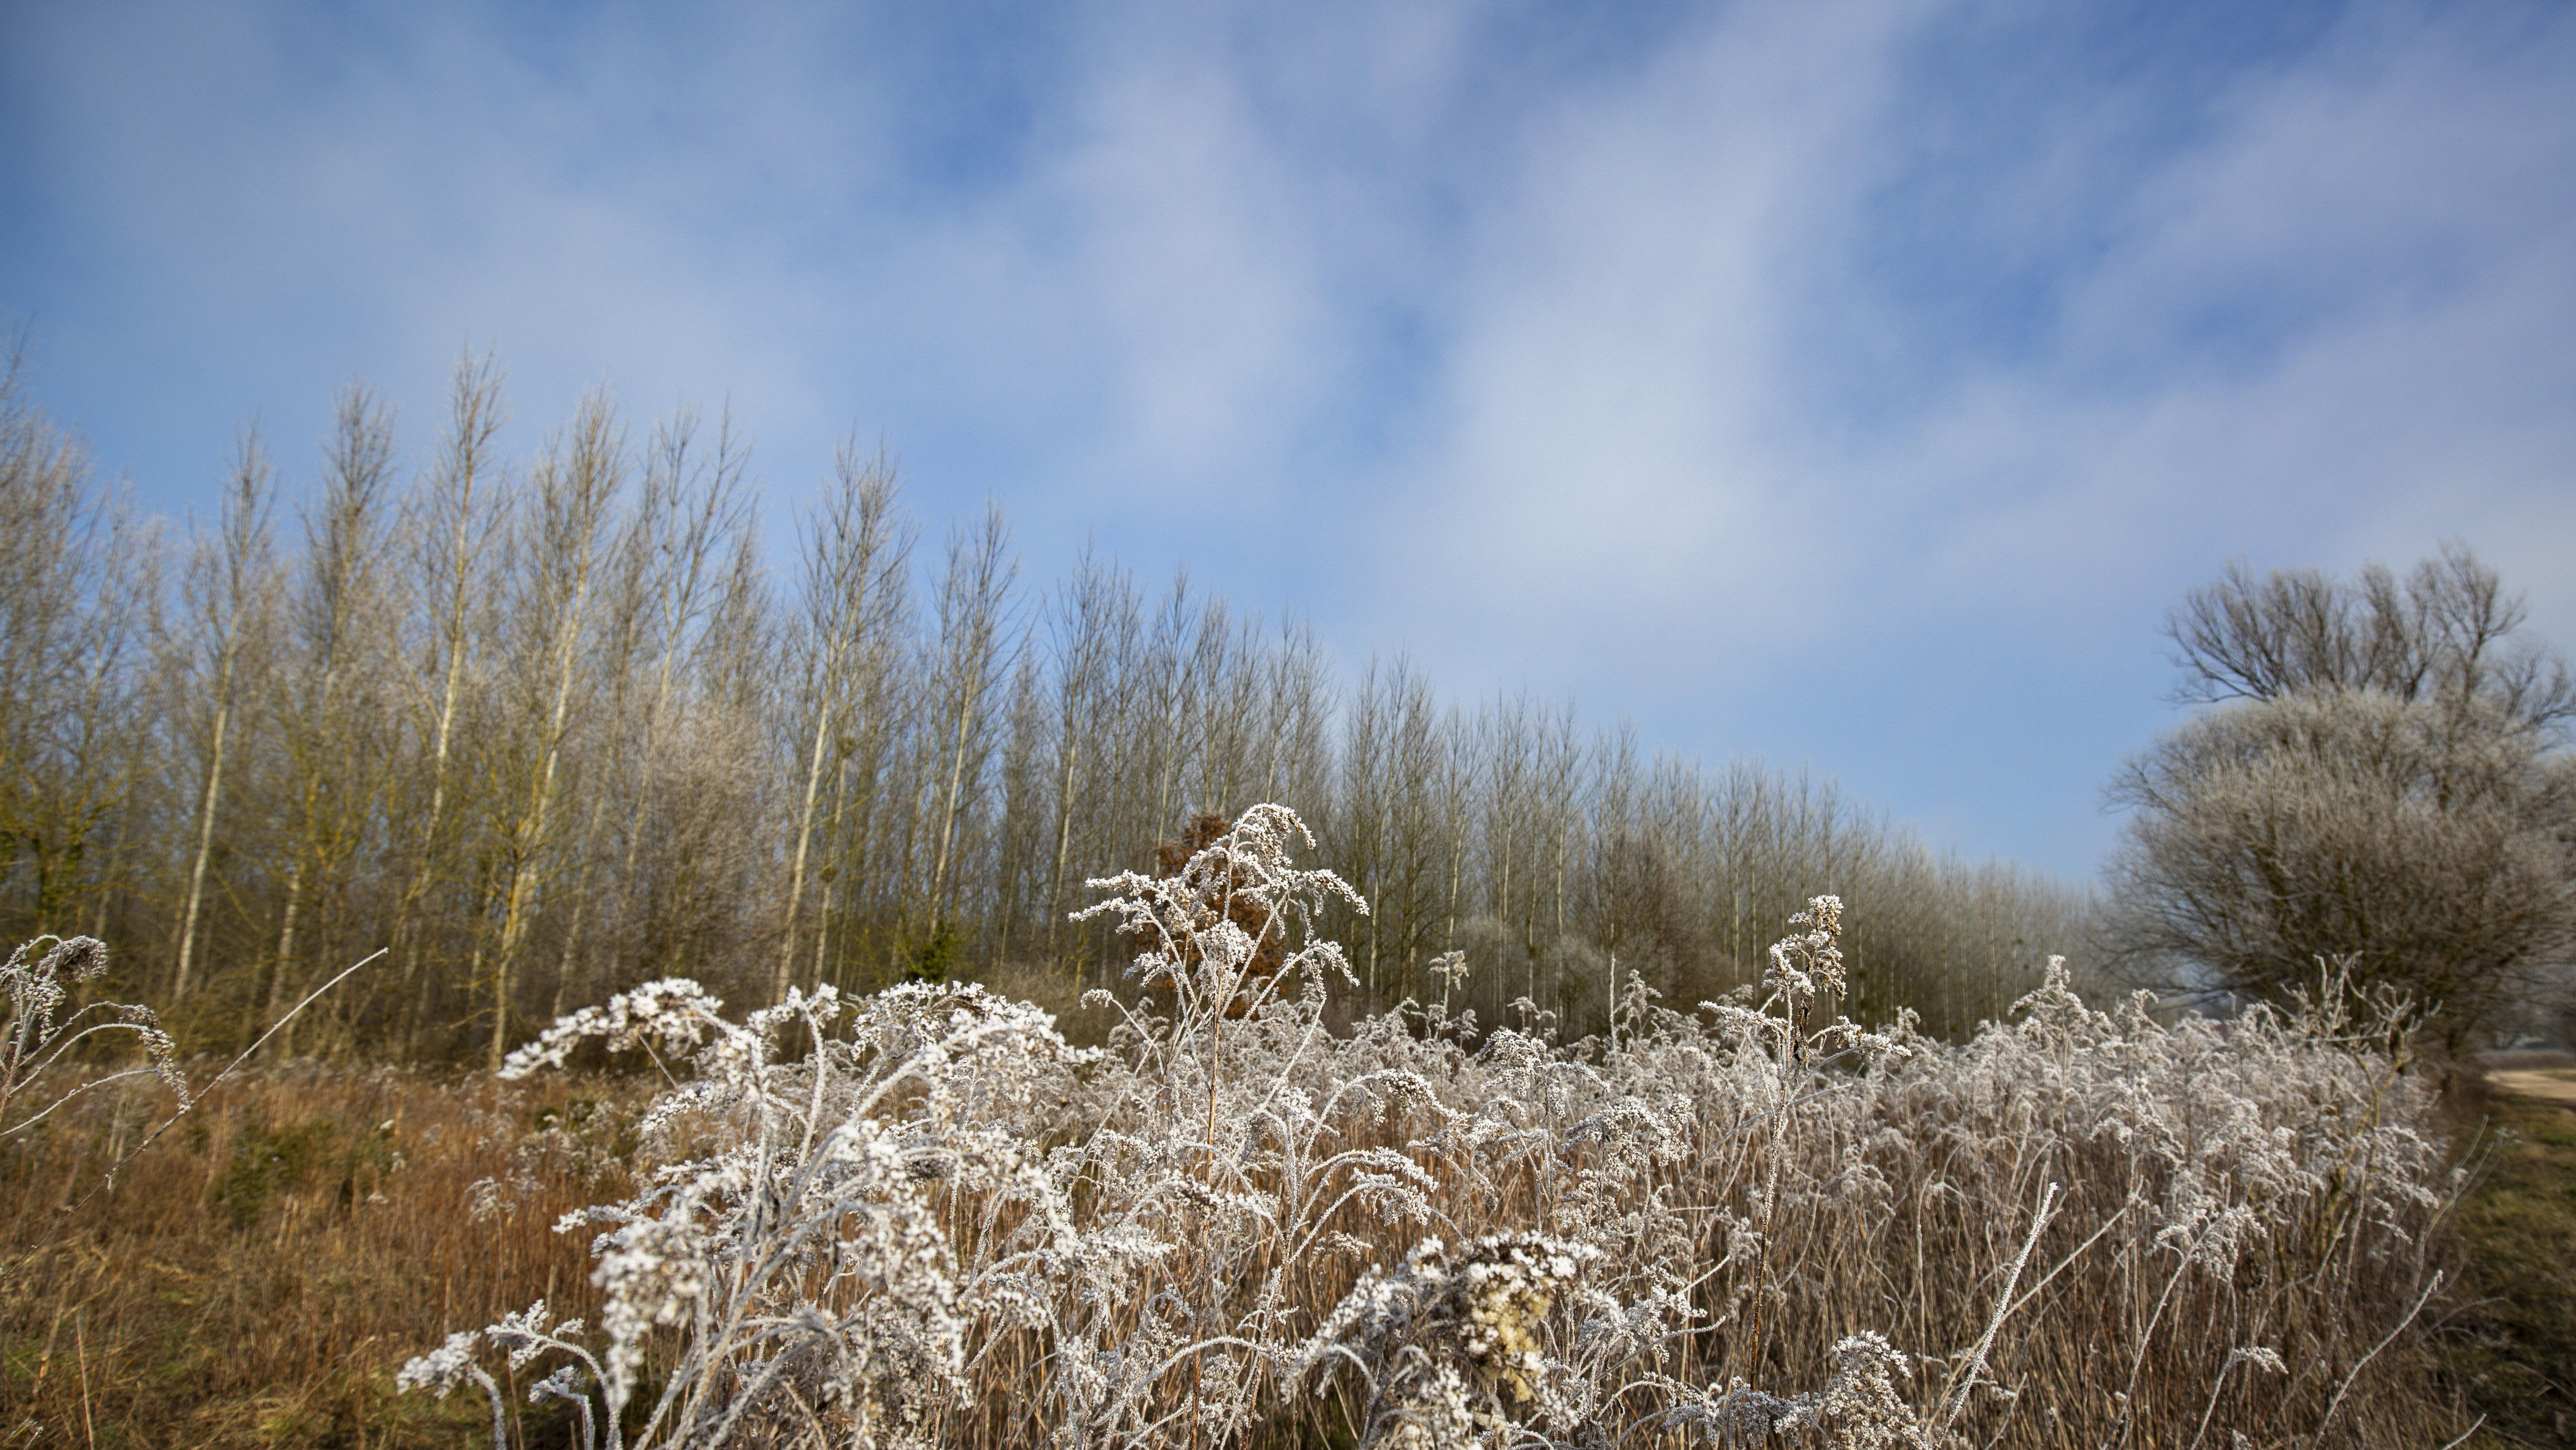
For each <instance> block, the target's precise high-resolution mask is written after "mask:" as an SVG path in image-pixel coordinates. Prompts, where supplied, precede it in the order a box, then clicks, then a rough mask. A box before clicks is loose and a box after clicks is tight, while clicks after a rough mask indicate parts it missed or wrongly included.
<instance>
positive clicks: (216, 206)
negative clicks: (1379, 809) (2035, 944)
mask: <svg viewBox="0 0 2576 1450" xmlns="http://www.w3.org/2000/svg"><path fill="white" fill-rule="evenodd" d="M2571 97H2576V10H2571V9H2570V8H2569V7H2567V6H2564V5H2559V4H2535V5H2518V4H2513V3H2504V0H2499V3H2493V4H2481V5H2476V6H2461V7H2444V8H2425V7H2418V6H2409V5H2351V6H2344V5H2303V4H2272V5H2260V6H2248V5H2243V4H2236V3H2228V4H2205V5H2202V4H2188V3H2164V4H2156V5H2139V6H2136V7H2118V6H2110V5H2094V6H2064V5H2059V6H2049V5H2040V4H2029V3H2010V0H1998V3H1975V0H1965V3H1942V0H1901V3H1887V4H1876V5H1850V6H1846V5H1835V4H1827V3H1813V4H1797V5H1789V4H1778V5H1742V6H1726V5H1697V6H1661V7H1659V6H1653V5H1642V4H1641V5H1616V6H1611V5H1597V4H1595V5H1575V4H1565V5H1554V6H1549V5H1536V4H1519V5H1514V4H1474V3H1430V4H1419V5H1409V6H1398V5H1374V6H1350V7H1340V6H1330V5H1311V6H1241V7H1234V6H1228V5H1226V4H1222V3H1215V0H1202V3H1194V4H1185V5H1170V6H1159V5H1145V4H1139V5H1125V6H1115V7H1111V6H1101V7H1085V6H1079V5H1074V6H1059V7H1044V6H1038V5H1013V6H991V7H979V6H974V5H967V4H958V5H939V6H918V5H915V6H892V5H889V6H882V7H866V6H759V5H736V6H727V7H701V8H692V9H683V8H681V7H675V6H673V7H665V6H650V5H631V4H630V5H617V6H607V5H601V6H578V5H576V6H555V7H546V6H536V5H528V4H492V5H475V4H452V5H436V6H426V5H341V4H295V3H284V0H280V3H270V4H221V3H202V0H199V3H136V4H117V3H99V4H86V5H70V6H65V5H40V4H33V3H5V4H0V185H5V187H6V190H7V195H8V197H9V199H10V200H9V204H8V205H7V206H6V207H5V208H0V315H5V316H8V317H12V318H16V319H22V320H25V321H27V322H28V323H29V324H30V325H31V328H32V332H33V335H34V340H35V346H36V352H35V358H34V362H35V374H34V386H35V392H36V394H37V395H38V397H39V398H40V399H41V400H42V401H43V402H45V403H46V404H47V405H48V406H49V407H50V408H51V409H53V410H54V411H55V412H56V413H57V414H58V415H59V416H60V417H61V418H62V419H64V420H65V421H67V422H69V423H71V424H73V425H74V426H76V427H78V428H79V429H80V430H81V431H82V432H83V433H85V434H86V436H87V437H88V439H89V440H90V443H91V445H92V447H93V450H94V451H95V453H96V455H97V456H98V458H99V460H100V461H101V463H102V464H103V465H104V466H105V467H107V468H108V469H109V470H111V471H114V472H122V473H126V474H129V475H130V476H131V477H132V479H133V480H134V482H135V485H136V488H137V489H138V491H139V493H140V494H141V495H142V496H143V497H144V498H145V499H146V500H147V501H149V502H151V503H152V504H153V505H155V506H156V507H160V508H163V509H166V510H168V511H170V512H172V513H173V514H181V515H184V514H186V513H188V512H190V511H192V510H195V511H203V510H204V509H206V508H207V507H209V506H210V500H211V497H212V488H213V484H214V481H215V479H216V477H217V475H218V473H219V471H220V468H221V465H222V460H223V457H224V455H225V453H226V450H227V449H228V448H229V447H230V446H231V444H232V440H233V439H234V437H235V436H236V434H237V433H238V431H239V429H240V428H241V426H242V424H243V423H244V421H245V420H246V419H248V418H249V417H251V416H252V415H253V414H254V412H256V413H257V414H258V415H259V416H260V417H261V418H262V420H263V422H264V426H265V428H266V431H267V434H268V437H269V438H270V440H271V441H272V443H273V444H274V445H275V446H276V447H277V448H278V449H279V450H280V451H281V453H283V454H284V455H285V456H286V457H287V459H288V460H289V461H290V462H291V463H292V464H293V465H294V467H295V468H296V469H297V470H299V472H301V473H302V474H305V475H308V476H309V473H310V471H311V467H312V459H313V456H314V453H315V448H314V446H313V445H314V443H315V442H316V441H318V439H319V437H320V434H321V432H322V429H323V427H324V424H325V422H326V420H327V416H328V410H329V407H330V405H331V401H332V398H333V395H334V393H335V391H336V390H337V389H338V388H339V387H340V385H342V384H343V383H344V382H347V381H349V380H351V379H357V378H363V379H366V380H368V381H369V382H371V383H373V384H375V385H376V386H378V387H380V388H382V389H383V390H384V391H385V393H386V394H387V395H388V396H389V397H390V398H391V399H393V400H394V401H395V402H396V404H397V405H398V406H399V408H400V409H401V413H402V416H403V418H404V420H405V423H406V440H407V442H408V444H409V445H410V448H411V455H412V457H413V458H414V459H415V460H418V459H421V458H425V457H426V456H427V452H428V448H429V444H430V441H431V435H432V432H433V431H434V429H435V426H436V422H437V419H438V413H439V399H440V394H441V391H442V388H443V385H444V379H445V375H446V373H447V371H448V369H449V367H450V366H451V364H452V363H453V361H454V360H455V358H456V356H457V355H458V353H459V351H460V349H462V348H465V347H468V346H470V347H473V348H476V349H482V348H487V347H488V348H490V349H492V350H493V351H494V352H495V353H496V354H497V356H498V358H499V360H500V362H501V364H502V366H503V368H504V369H505V370H506V372H507V374H508V376H509V379H510V399H511V402H512V406H513V410H514V414H515V417H516V419H517V420H518V421H517V423H516V424H515V425H514V427H515V434H516V442H517V444H518V446H519V447H521V448H523V449H524V448H531V447H533V446H534V445H535V444H536V443H537V442H538V441H539V440H540V439H541V438H542V436H543V434H544V432H545V431H546V429H548V428H550V427H552V426H554V425H555V424H557V423H559V422H561V421H562V420H563V419H565V418H566V417H567V416H568V415H569V412H570V410H571V408H572V405H573V403H574V401H575V400H576V399H577V397H578V396H579V394H580V393H581V392H582V390H583V389H585V388H586V387H588V386H591V385H593V384H596V383H601V382H605V383H607V384H608V385H609V386H610V387H612V388H613V389H614V390H615V392H616V394H617V395H618V396H619V397H620V399H621V400H623V401H624V403H625V404H626V405H627V406H628V407H629V408H630V409H631V410H633V411H634V412H636V413H637V414H639V415H642V414H650V413H654V412H658V411H660V410H662V409H664V408H666V407H668V406H669V405H671V404H672V403H673V402H675V401H679V400H683V399H685V400H689V401H693V402H695V403H698V404H700V405H702V406H705V407H708V408H713V407H717V406H721V405H724V404H726V403H727V402H728V401H729V402H730V405H731V406H732V408H733V410H734V413H735V416H736V418H737V419H738V420H739V421H740V422H741V423H742V424H743V425H744V426H746V427H747V428H748V430H749V431H750V432H751V434H752V435H753V437H754V439H755V440H756V443H757V446H758V453H757V459H756V462H757V467H756V472H757V474H758V476H759V478H760V480H761V482H762V484H763V487H764V490H765V494H766V497H767V499H768V507H769V512H770V517H771V519H772V522H773V526H774V529H775V532H776V534H777V537H778V538H779V540H780V542H781V544H782V546H783V545H784V543H785V542H786V540H787V538H788V536H789V523H790V519H791V517H792V510H793V509H794V507H795V506H796V505H797V504H798V503H799V502H800V501H801V500H803V499H804V498H806V497H807V496H809V495H810V493H811V492H812V491H813V490H814V488H815V487H816V486H817V484H818V482H819V480H820V479H821V478H822V477H823V475H824V472H825V469H826V467H827V465H828V462H829V458H830V454H831V450H832V448H833V446H834V444H835V443H836V442H838V441H839V440H841V439H842V438H844V437H847V436H850V435H851V434H853V433H855V434H856V435H858V436H859V437H861V438H863V439H870V440H874V439H880V438H881V439H883V440H884V442H885V443H886V445H887V446H888V447H889V448H890V449H891V450H892V451H893V452H894V453H895V454H897V455H898V456H899V457H900V458H901V460H902V462H903V465H904V468H905V471H906V474H907V476H908V478H909V480H910V486H911V489H912V499H913V502H914V505H915V508H916V510H917V512H918V513H920V514H921V515H922V516H923V517H924V518H925V519H926V520H928V521H930V522H932V523H933V524H934V525H936V524H938V523H940V522H943V521H945V520H948V519H951V518H957V517H963V516H965V515H967V514H969V513H970V512H972V511H974V510H975V509H976V508H977V507H978V506H979V505H980V503H981V501H982V500H983V499H984V498H985V497H987V496H990V497H993V498H997V499H999V500H1000V501H1001V502H1002V504H1003V505H1004V507H1005V509H1006V510H1007V511H1008V513H1009V515H1010V517H1011V519H1012V520H1013V522H1014V525H1015V528H1016V532H1017V537H1018V540H1019V542H1020V545H1021V547H1022V549H1023V552H1024V555H1025V557H1026V561H1027V567H1028V569H1029V572H1030V576H1031V577H1033V578H1037V579H1044V578H1047V577H1050V576H1052V575H1053V574H1054V573H1056V572H1057V571H1058V570H1059V569H1060V568H1061V567H1062V565H1063V564H1064V563H1065V561H1066V560H1068V559H1069V558H1070V557H1071V556H1072V554H1073V553H1074V552H1075V551H1076V550H1077V549H1078V548H1079V547H1080V545H1081V544H1082V542H1083V540H1084V539H1085V538H1086V537H1089V538H1096V539H1097V540H1098V541H1099V542H1100V544H1102V545H1103V546H1104V547H1106V548H1107V549H1109V550H1110V551H1112V552H1114V553H1116V554H1118V555H1120V556H1121V557H1123V558H1125V559H1126V560H1127V561H1128V562H1130V563H1131V564H1132V565H1134V566H1135V567H1136V568H1137V570H1138V572H1139V573H1140V574H1141V575H1143V576H1144V577H1146V578H1147V579H1149V580H1150V579H1153V578H1156V577H1159V576H1162V575H1164V574H1165V573H1166V572H1167V571H1169V570H1170V569H1171V568H1173V567H1174V566H1175V565H1178V564H1182V563H1186V564H1187V565H1188V566H1189V568H1190V569H1191V571H1192V574H1193V577H1194V578H1195V579H1196V580H1197V581H1198V582H1199V583H1201V584H1203V585H1205V586H1207V587H1209V588H1211V589H1213V590H1216V591H1218V592H1221V593H1223V594H1225V595H1227V596H1229V597H1230V598H1231V599H1232V600H1233V601H1234V602H1235V603H1236V604H1237V605H1238V606H1241V607H1245V608H1250V609H1260V610H1265V611H1270V612H1273V613H1276V612H1277V611H1279V610H1281V609H1287V610H1293V611H1295V612H1296V613H1298V614H1301V615H1303V616H1305V617H1307V618H1309V619H1311V620H1312V621H1313V622H1314V623H1315V624H1316V625H1317V627H1318V628H1319V629H1320V631H1321V632H1322V634H1323V635H1324V637H1325V639H1326V640H1327V641H1328V642H1329V644H1330V645H1331V647H1332V648H1333V650H1334V651H1335V653H1336V654H1337V655H1338V656H1340V657H1341V658H1342V659H1343V660H1345V661H1346V662H1348V663H1351V664H1353V665H1357V664H1359V663H1360V662H1363V661H1365V660H1366V658H1367V657H1368V656H1369V655H1370V653H1371V652H1373V651H1377V652H1389V653H1391V652H1393V651H1396V650H1399V649H1409V650H1410V651H1411V652H1412V654H1413V656H1414V657H1415V659H1416V660H1417V661H1419V662H1420V663H1421V664H1423V665H1424V666H1425V667H1426V668H1427V669H1428V670H1429V672H1430V673H1431V674H1432V675H1433V677H1434V678H1435V679H1437V680H1438V681H1440V682H1441V684H1442V685H1443V686H1444V688H1446V689H1447V690H1448V691H1449V692H1450V693H1452V694H1453V695H1456V696H1460V697H1474V696H1478V695H1482V694H1485V693H1488V692H1490V691H1493V690H1495V689H1498V688H1507V689H1517V688H1522V687H1527V688H1529V689H1532V690H1535V691H1537V692H1539V693H1540V694H1542V695H1548V696H1555V695H1561V694H1571V695H1572V696H1573V697H1575V698H1576V699H1577V700H1579V701H1580V703H1581V706H1582V708H1583V710H1584V712H1585V713H1586V714H1587V715H1588V716H1589V717H1591V718H1594V719H1610V718H1616V717H1621V716H1626V717H1630V718H1633V719H1634V720H1636V721H1637V723H1638V725H1639V727H1640V732H1641V735H1642V737H1643V738H1644V739H1645V740H1646V741H1648V742H1651V743H1653V744H1655V745H1658V746H1660V747H1662V748H1664V749H1667V750H1672V751H1676V752H1679V753H1682V754H1687V755H1697V756H1700V757H1702V758H1704V759H1707V760H1710V761H1712V762H1714V761H1717V760H1722V759H1724V758H1727V757H1729V756H1733V755H1746V756H1751V757H1755V758H1759V759H1762V760H1766V761H1769V762H1772V763H1775V764H1779V765H1784V766H1789V767H1798V766H1809V767H1812V768H1814V769H1817V770H1819V771H1822V772H1826V773H1830V774H1832V775H1835V776H1838V777H1839V778H1841V779H1842V780H1843V782H1844V783H1845V784H1846V785H1847V786H1848V787H1849V788H1850V789H1852V790H1853V791H1854V792H1855V793H1857V794H1859V795H1861V796H1863V797H1864V798H1867V799H1870V800H1872V801H1875V802H1878V803H1880V804H1882V805H1884V806H1885V807H1886V808H1887V809H1888V810H1890V811H1891V812H1892V813H1893V814H1894V815H1895V816H1897V817H1898V818H1899V819H1901V820H1904V821H1907V822H1910V823H1912V824H1914V825H1916V826H1918V827H1919V828H1921V829H1922V830H1923V832H1924V833H1925V834H1926V835H1927V836H1928V837H1929V838H1931V839H1932V840H1934V841H1936V842H1938V843H1941V844H1944V845H1948V846H1955V847H1956V848H1958V849H1959V850H1961V851H1963V852H1965V853H1967V854H1970V855H1983V854H1986V853H1989V852H2001V853H2005V854H2009V855H2013V856H2017V857H2019V858H2021V859H2023V860H2025V861H2028V862H2030V863H2032V864H2034V865H2039V866H2042V867H2046V868H2048V869H2052V870H2056V871H2060V872H2063V873H2066V874H2068V875H2081V874H2083V873H2085V872H2088V871H2089V870H2090V869H2091V868H2092V866H2093V865H2094V863H2095V862H2096V861H2097V859H2098V858H2099V856H2100V855H2101V853H2102V851H2103V850H2104V849H2105V848H2106V847H2107V846H2108V845H2109V843H2110V842H2111V840H2112V837H2113V834H2114V831H2115V829H2116V822H2115V821H2114V820H2113V819H2112V818H2110V817H2108V816H2106V815H2105V814H2104V813H2103V812H2102V809H2101V806H2100V794H2099V792H2100V787H2101V784H2102V782H2103V781H2104V779H2106V778H2107V776H2108V775H2109V774H2110V772H2111V770H2112V769H2113V768H2114V767H2115V766H2116V765H2117V763H2118V761H2119V760H2120V758H2121V757H2122V756H2123V755H2124V754H2125V753H2127V752H2129V751H2131V750H2134V749H2136V748H2138V747H2139V746H2141V745H2143V744H2145V743H2146V742H2147V741H2148V740H2149V739H2150V738H2151V737H2152V736H2153V735H2154V733H2155V732H2156V731H2157V730H2159V729H2160V728H2163V727H2164V726H2165V725H2167V724H2169V723H2170V722H2171V721H2172V719H2173V718H2174V710H2173V707H2172V706H2170V705H2169V704H2167V703H2166V701H2165V694H2166V691H2167V689H2168V687H2169V685H2170V683H2171V678H2170V671H2169V669H2168V667H2167V665H2166V663H2165V661H2164V659H2163V655H2162V646H2161V643H2160V641H2159V640H2158V638H2157V636H2156V627H2157V624H2158V621H2159V620H2160V619H2161V617H2162V615H2163V612H2164V610H2165V609H2166V608H2167V607H2168V606H2169V605H2170V604H2172V603H2173V602H2174V601H2175V600H2176V599H2178V598H2179V597H2180V595H2181V594H2182V592H2183V591H2184V590H2185V589H2187V588H2188V587H2190V586H2191V585H2192V584H2194V583H2197V582H2200V581H2202V580H2205V579H2207V578H2208V577H2210V576H2211V575H2212V574H2213V573H2214V572H2215V571H2216V570H2217V569H2218V568H2219V567H2220V565H2221V564H2222V563H2224V562H2225V561H2226V560H2227V559H2228V558H2229V557H2231V556H2242V557H2244V558H2246V559H2248V560H2250V561H2251V562H2253V563H2254V564H2256V565H2258V566H2271V565H2276V564H2316V565H2322V566H2326V567H2329V568H2338V569H2341V568H2349V567H2351V566H2353V565H2355V564H2358V563H2360V562H2361V561H2363V560H2365V559H2370V558H2384V559H2388V560H2391V561H2393V562H2397V563H2400V564H2402V563H2404V562H2407V561H2410V560H2412V559H2413V558H2415V557H2417V556H2419V555H2421V554H2423V553H2426V552H2428V551H2430V550H2431V549H2432V548H2433V547H2435V545H2436V544H2437V543H2438V542H2439V541H2440V540H2442V539H2444V538H2446V537H2454V536H2455V537H2460V538H2464V539H2466V540H2468V541H2469V542H2470V543H2471V544H2472V545H2474V546H2475V547H2476V548H2477V549H2478V550H2479V551H2480V553H2481V554H2482V555H2484V556H2485V557H2486V558H2487V559H2488V560H2489V561H2490V562H2491V563H2493V564H2495V565H2496V566H2498V567H2499V568H2500V569H2501V570H2502V571H2503V572H2504V573H2505V575H2506V577H2507V578H2508V580H2509V581H2511V582H2513V583H2515V584H2517V585H2519V586H2521V587H2522V588H2524V589H2526V590H2527V591H2528V592H2529V593H2530V596H2531V600H2532V604H2533V608H2534V616H2535V621H2536V623H2537V625H2538V626H2539V628H2540V629H2541V630H2542V631H2543V632H2544V633H2545V634H2547V635H2548V636H2549V637H2551V638H2553V639H2555V640H2558V641H2561V642H2576V571H2571V569H2570V567H2569V566H2570V564H2571V563H2576V406H2571V405H2576V182H2571V178H2576V100H2571Z"/></svg>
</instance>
